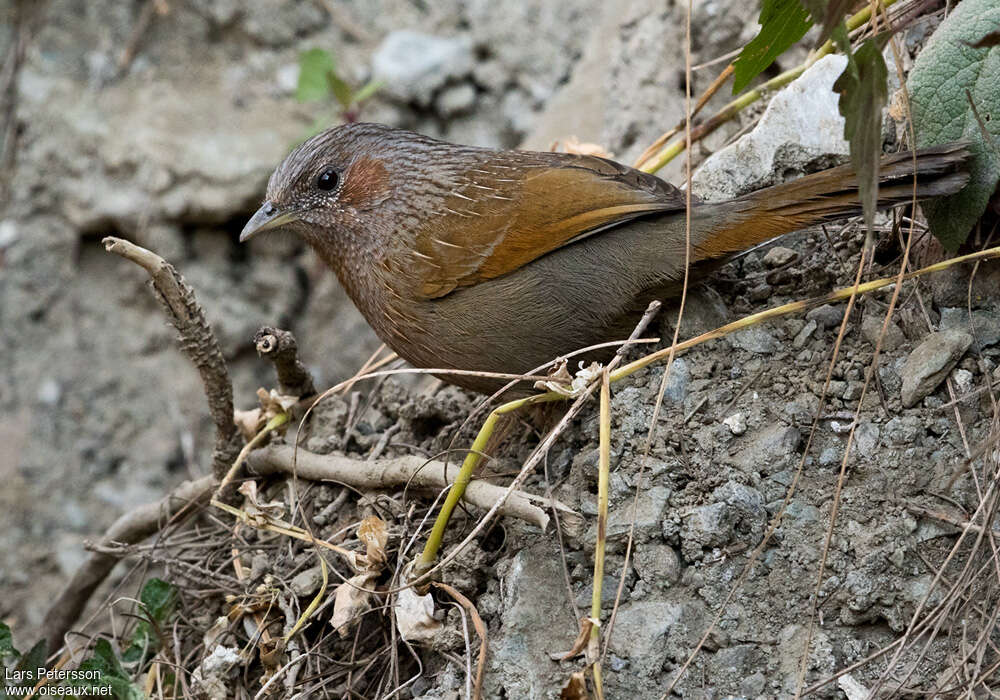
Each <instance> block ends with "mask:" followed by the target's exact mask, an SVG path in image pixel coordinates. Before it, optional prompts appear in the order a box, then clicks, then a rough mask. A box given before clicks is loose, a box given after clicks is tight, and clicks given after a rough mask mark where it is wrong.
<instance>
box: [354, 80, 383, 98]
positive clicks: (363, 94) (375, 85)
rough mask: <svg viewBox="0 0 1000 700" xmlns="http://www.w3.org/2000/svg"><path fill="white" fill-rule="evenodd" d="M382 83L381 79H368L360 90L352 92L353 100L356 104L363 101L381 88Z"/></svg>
mask: <svg viewBox="0 0 1000 700" xmlns="http://www.w3.org/2000/svg"><path fill="white" fill-rule="evenodd" d="M384 84H385V83H383V82H382V81H381V80H369V81H368V82H367V83H365V84H364V85H363V86H362V87H361V89H360V90H358V91H357V92H356V93H354V102H355V103H358V104H360V103H362V102H364V101H365V100H367V99H368V98H370V97H372V96H373V95H374V94H375V93H376V92H378V91H379V90H381V89H382V86H383V85H384Z"/></svg>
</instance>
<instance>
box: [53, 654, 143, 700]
mask: <svg viewBox="0 0 1000 700" xmlns="http://www.w3.org/2000/svg"><path fill="white" fill-rule="evenodd" d="M80 670H81V671H97V675H98V678H97V680H78V681H71V682H70V683H69V686H70V687H73V688H78V689H83V690H86V689H88V688H93V689H95V690H97V689H102V688H106V687H109V686H110V688H111V697H114V698H117V700H143V699H144V698H145V697H146V696H145V694H144V693H143V692H142V689H141V688H140V687H139V686H137V685H136V684H135V683H133V682H132V679H131V678H130V677H129V675H128V673H126V671H125V669H124V668H123V667H122V665H121V662H120V661H119V660H118V657H117V656H115V652H114V650H113V649H112V648H111V643H110V642H109V641H108V640H106V639H98V640H97V643H96V644H95V645H94V651H93V654H92V656H91V657H90V658H89V659H85V660H84V661H83V662H82V663H81V664H80ZM96 694H97V693H92V695H96ZM83 695H84V696H86V695H87V694H86V693H84V694H83Z"/></svg>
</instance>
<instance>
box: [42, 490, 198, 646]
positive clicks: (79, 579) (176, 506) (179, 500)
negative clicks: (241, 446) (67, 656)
mask: <svg viewBox="0 0 1000 700" xmlns="http://www.w3.org/2000/svg"><path fill="white" fill-rule="evenodd" d="M214 486H215V478H214V477H211V476H204V477H202V478H200V479H198V480H197V481H185V482H184V483H182V484H181V485H180V486H178V487H177V488H175V489H174V490H173V491H171V492H170V493H169V494H167V495H166V496H165V497H164V498H162V499H160V500H159V501H157V502H155V503H149V504H147V505H144V506H139V507H138V508H136V509H134V510H132V511H129V512H128V513H125V514H124V515H122V516H121V517H120V518H118V520H116V521H115V522H114V524H112V525H111V527H110V528H108V530H107V532H105V533H104V536H103V537H101V539H100V540H99V541H98V543H97V547H98V548H99V550H98V551H96V552H94V553H93V554H91V555H90V558H89V559H88V560H87V561H86V563H84V565H83V566H81V567H80V568H79V569H78V570H77V572H76V573H75V574H74V575H73V578H72V579H71V580H70V582H69V583H68V584H66V587H65V588H64V589H63V591H62V593H60V594H59V596H58V597H57V598H56V600H55V602H54V603H53V604H52V607H50V608H49V612H48V613H47V614H46V616H45V623H44V625H43V629H44V630H45V638H46V639H48V640H49V649H57V648H59V647H60V646H61V645H62V639H63V636H64V635H65V634H66V633H67V632H68V631H69V630H70V628H71V627H72V626H73V625H74V624H75V623H76V621H77V619H78V618H79V617H80V614H81V613H82V612H83V609H84V608H85V607H86V605H87V602H88V601H89V600H90V597H91V595H93V593H94V591H95V590H96V589H97V587H98V586H99V585H100V584H101V582H103V581H104V579H106V578H107V577H108V574H110V573H111V570H112V569H113V568H114V567H115V564H117V563H118V562H119V561H120V557H119V556H116V555H115V554H113V553H109V552H112V551H113V550H112V549H111V548H112V547H113V546H114V545H120V544H123V543H124V544H136V543H138V542H141V541H142V540H144V539H146V538H147V537H149V536H150V535H152V534H154V533H156V532H158V531H160V530H161V529H162V528H163V526H164V525H165V524H166V523H167V522H170V521H172V520H176V519H177V518H179V517H181V516H182V515H184V514H186V513H188V512H190V509H191V507H192V506H198V505H203V504H204V503H206V502H207V501H208V498H209V497H210V496H211V494H212V489H213V488H214Z"/></svg>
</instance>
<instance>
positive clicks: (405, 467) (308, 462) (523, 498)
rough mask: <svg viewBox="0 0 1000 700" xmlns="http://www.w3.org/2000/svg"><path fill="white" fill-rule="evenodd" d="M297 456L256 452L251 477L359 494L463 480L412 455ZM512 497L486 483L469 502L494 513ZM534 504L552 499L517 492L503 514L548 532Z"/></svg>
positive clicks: (278, 449) (472, 488)
mask: <svg viewBox="0 0 1000 700" xmlns="http://www.w3.org/2000/svg"><path fill="white" fill-rule="evenodd" d="M294 452H295V450H294V448H292V446H291V445H268V446H267V447H264V448H261V449H259V450H255V451H254V452H251V453H250V456H249V457H248V458H247V466H248V469H249V471H251V472H253V473H255V474H262V475H263V474H275V473H280V474H291V473H292V472H293V471H294V472H295V474H296V475H297V476H298V477H299V478H305V479H312V480H314V481H336V482H339V483H343V484H347V485H348V486H354V487H357V488H375V489H385V488H392V487H396V486H403V485H405V484H411V485H413V486H419V487H422V488H434V489H442V488H444V487H445V486H448V485H449V484H451V483H452V482H453V481H454V480H455V477H456V476H457V475H458V467H455V466H448V469H447V473H445V468H444V466H445V465H444V464H443V463H441V462H438V461H428V460H425V459H422V458H420V457H416V456H411V455H407V456H405V457H394V458H387V459H376V460H372V461H370V462H367V461H363V460H356V459H351V458H350V457H341V456H338V455H319V454H316V453H314V452H306V451H305V450H303V449H299V450H298V455H294ZM506 491H507V489H506V488H505V487H502V486H495V485H493V484H490V483H487V482H485V481H473V482H471V483H470V484H469V486H468V489H467V491H466V493H465V498H466V500H467V501H468V502H469V503H471V504H473V505H475V506H479V507H480V508H491V507H492V506H493V505H494V504H495V503H496V502H497V501H499V500H500V499H501V498H502V497H503V495H504V493H506ZM532 501H538V502H539V503H543V504H547V503H548V501H547V500H546V499H542V498H539V497H537V496H533V495H531V494H528V493H525V492H524V491H514V492H513V493H511V494H510V496H509V497H508V498H507V502H506V503H505V504H504V505H503V507H502V508H501V509H500V511H499V512H500V513H502V514H504V515H512V516H514V517H516V518H520V519H521V520H526V521H528V522H529V523H532V524H534V525H537V526H538V527H540V528H542V529H543V530H544V529H545V527H546V526H547V525H548V522H549V516H548V515H547V514H546V512H545V510H544V508H541V507H539V506H537V505H535V504H534V503H532ZM554 505H555V507H556V508H559V510H560V512H561V513H564V514H565V515H564V516H563V517H566V516H569V517H570V518H571V519H572V518H573V517H577V518H578V517H579V516H576V514H575V513H574V512H573V510H572V509H571V508H569V507H568V506H566V505H564V504H561V503H558V502H555V503H554Z"/></svg>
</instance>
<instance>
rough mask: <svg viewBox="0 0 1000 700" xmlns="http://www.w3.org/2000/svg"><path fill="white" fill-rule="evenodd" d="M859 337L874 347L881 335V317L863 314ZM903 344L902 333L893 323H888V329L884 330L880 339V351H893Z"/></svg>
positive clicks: (904, 337)
mask: <svg viewBox="0 0 1000 700" xmlns="http://www.w3.org/2000/svg"><path fill="white" fill-rule="evenodd" d="M861 335H863V336H864V337H865V340H867V341H868V342H869V343H871V345H872V347H875V344H876V343H877V342H878V338H879V336H880V335H882V316H881V315H879V314H865V317H864V318H863V319H861ZM905 342H906V336H905V335H903V331H901V330H900V328H899V326H897V325H896V322H895V321H890V322H889V327H888V328H886V330H885V336H884V337H883V338H882V350H889V351H891V350H895V349H896V348H898V347H899V346H901V345H903V344H904V343H905Z"/></svg>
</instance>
